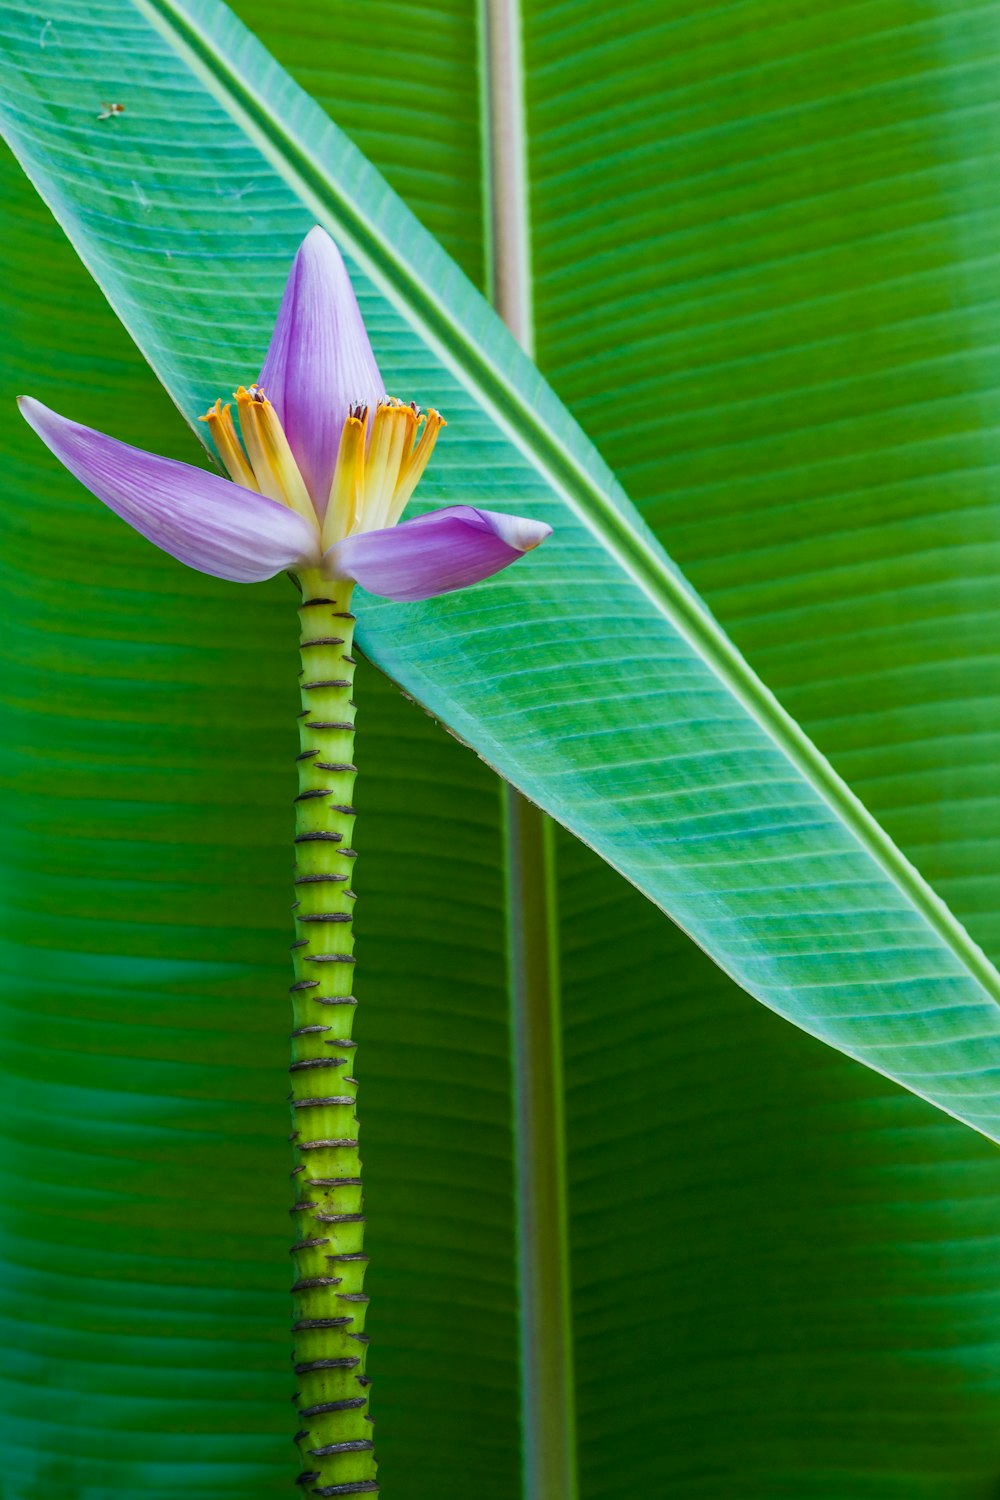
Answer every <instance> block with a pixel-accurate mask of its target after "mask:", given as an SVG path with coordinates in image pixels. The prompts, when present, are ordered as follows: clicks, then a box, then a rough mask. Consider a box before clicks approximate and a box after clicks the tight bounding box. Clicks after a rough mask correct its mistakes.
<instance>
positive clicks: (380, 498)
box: [361, 398, 417, 531]
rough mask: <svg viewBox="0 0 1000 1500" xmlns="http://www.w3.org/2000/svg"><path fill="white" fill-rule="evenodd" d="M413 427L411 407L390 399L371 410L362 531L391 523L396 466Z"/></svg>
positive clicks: (407, 448)
mask: <svg viewBox="0 0 1000 1500" xmlns="http://www.w3.org/2000/svg"><path fill="white" fill-rule="evenodd" d="M416 430H417V414H416V412H415V411H414V410H413V407H412V406H404V405H403V404H402V402H400V401H395V400H392V399H391V398H390V400H388V401H385V402H383V403H382V404H381V405H380V406H379V407H378V408H377V409H376V412H375V420H374V422H373V423H372V440H371V445H370V447H369V449H368V455H367V457H366V459H365V478H364V491H363V495H362V507H361V523H362V526H363V528H364V530H365V531H379V530H381V528H382V527H384V526H391V525H392V522H391V521H390V519H389V510H390V507H391V506H392V500H393V495H394V494H395V491H396V484H397V482H398V480H399V474H400V469H401V468H402V465H403V462H404V460H405V459H406V457H407V455H408V454H409V451H410V448H411V446H412V443H413V435H414V433H415V432H416Z"/></svg>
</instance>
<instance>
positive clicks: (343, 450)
mask: <svg viewBox="0 0 1000 1500" xmlns="http://www.w3.org/2000/svg"><path fill="white" fill-rule="evenodd" d="M367 428H368V413H367V412H365V413H364V415H363V416H362V417H355V416H350V417H348V418H347V421H346V422H345V423H344V429H343V431H342V432H341V434H340V447H339V448H338V449H337V467H336V469H335V470H334V472H333V484H332V485H331V486H330V499H329V501H328V503H327V507H326V517H325V518H324V521H323V548H324V550H325V549H326V548H327V547H332V546H333V544H334V542H339V541H342V540H343V538H344V537H345V536H349V535H350V534H351V532H352V531H354V530H355V528H356V527H357V526H358V524H359V522H360V517H361V486H362V484H363V482H364V465H365V432H366V431H367Z"/></svg>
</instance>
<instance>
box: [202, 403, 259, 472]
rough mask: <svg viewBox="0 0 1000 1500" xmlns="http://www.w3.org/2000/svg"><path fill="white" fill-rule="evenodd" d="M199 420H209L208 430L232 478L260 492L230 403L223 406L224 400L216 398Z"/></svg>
mask: <svg viewBox="0 0 1000 1500" xmlns="http://www.w3.org/2000/svg"><path fill="white" fill-rule="evenodd" d="M198 421H199V422H207V423H208V430H209V432H210V433H211V434H212V441H213V442H214V443H215V448H216V452H217V453H218V455H219V457H220V458H221V459H222V462H223V463H224V464H225V466H226V472H227V474H228V475H229V477H230V479H234V480H235V481H236V483H237V484H242V485H243V487H244V489H248V490H256V491H257V492H258V493H259V492H260V485H259V484H258V483H257V481H256V479H255V478H254V475H253V470H252V469H251V467H250V465H249V464H248V463H247V461H246V456H245V454H244V452H243V448H242V446H241V444H240V440H239V438H238V437H237V436H236V427H235V425H234V423H233V419H232V417H231V416H230V415H229V403H228V402H227V403H226V405H225V406H223V404H222V402H221V401H219V400H216V403H215V405H214V406H210V407H209V408H208V411H207V412H206V413H205V415H204V416H203V417H199V418H198Z"/></svg>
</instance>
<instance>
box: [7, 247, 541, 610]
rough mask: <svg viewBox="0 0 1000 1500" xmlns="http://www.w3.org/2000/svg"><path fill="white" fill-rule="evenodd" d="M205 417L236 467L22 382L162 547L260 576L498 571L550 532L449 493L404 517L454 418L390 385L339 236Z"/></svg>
mask: <svg viewBox="0 0 1000 1500" xmlns="http://www.w3.org/2000/svg"><path fill="white" fill-rule="evenodd" d="M235 401H236V408H237V417H238V424H239V425H238V427H237V423H236V422H234V420H233V416H232V407H231V406H230V405H229V404H225V405H224V404H223V402H222V401H221V400H217V401H216V402H215V403H214V405H213V406H212V407H211V408H210V409H209V411H208V412H206V413H205V415H204V417H202V419H201V420H202V421H204V422H205V423H207V425H208V429H209V432H210V433H211V436H212V440H213V442H214V444H215V448H216V451H217V453H218V455H219V458H220V459H221V461H222V463H223V465H224V467H225V469H226V471H227V473H228V474H229V479H223V478H222V477H221V475H219V474H214V473H211V472H209V471H208V470H205V469H199V468H195V467H194V466H192V465H190V464H184V463H180V462H178V461H177V460H176V459H170V458H162V457H160V456H159V455H158V454H155V453H146V452H144V451H143V450H142V449H139V448H133V447H131V446H129V444H127V443H122V442H119V441H118V439H116V438H112V437H108V436H106V435H105V434H104V433H101V432H96V431H95V430H94V429H93V428H90V427H83V426H81V425H80V424H79V423H77V422H72V421H70V420H68V419H67V418H66V417H61V416H59V415H58V414H57V413H56V412H54V411H50V410H49V408H48V407H46V406H43V405H42V403H41V402H40V401H35V400H34V399H32V398H31V397H30V396H23V397H21V400H20V402H19V405H20V407H21V411H22V413H23V414H24V416H25V417H26V419H27V420H28V422H30V424H31V426H32V427H33V428H34V429H35V431H36V432H37V433H38V435H39V437H40V438H41V439H42V441H43V442H44V443H46V444H47V445H48V447H49V448H50V449H51V450H52V452H53V453H54V454H55V456H56V457H57V458H58V459H59V460H60V462H61V463H63V464H65V466H66V468H67V469H69V470H70V472H71V473H72V474H74V475H75V476H76V478H77V479H79V480H80V481H81V483H82V484H84V485H86V487H87V488H88V489H89V490H91V491H92V493H93V494H95V495H96V496H97V498H98V499H99V500H103V502H104V504H105V505H107V506H109V507H110V508H111V510H113V511H115V513H116V514H117V515H119V516H121V518H122V519H123V520H124V521H127V522H128V524H129V525H130V526H132V527H134V528H135V530H136V531H139V532H141V533H142V535H143V536H145V537H147V538H148V539H149V540H150V541H151V542H153V543H154V544H155V545H156V546H157V547H160V548H162V550H163V551H164V552H169V553H170V555H171V556H172V557H176V558H178V559H179V560H180V561H181V562H183V563H186V564H187V566H188V567H191V568H196V569H197V570H198V571H199V572H202V573H211V574H213V575H214V576H215V577H217V578H227V579H231V580H233V581H234V582H237V583H253V582H257V581H259V580H261V579H264V578H270V577H272V576H273V575H274V574H275V573H280V572H282V571H283V570H286V569H287V570H291V571H293V572H295V571H298V570H301V569H318V570H319V571H320V573H321V574H322V576H323V577H325V578H329V579H340V580H350V581H354V582H357V583H360V584H361V585H362V587H363V588H366V589H368V590H369V591H370V592H372V593H374V594H381V595H383V596H384V597H386V598H388V599H399V600H409V599H427V598H429V597H430V596H431V595H434V594H443V593H448V592H450V591H451V590H453V589H460V588H464V587H466V586H467V585H469V584H472V583H478V582H479V580H480V579H483V578H488V577H489V576H490V575H491V574H493V573H497V572H499V571H500V569H501V568H505V567H507V566H508V565H509V564H510V563H512V562H516V561H517V559H518V558H519V557H521V556H522V555H523V554H524V553H525V552H529V551H531V549H532V548H534V547H537V546H538V544H539V543H540V542H542V541H544V539H545V537H547V536H548V535H549V533H550V530H551V528H550V527H548V526H546V525H545V524H544V523H542V522H539V521H531V520H526V519H524V518H522V517H518V516H509V515H503V514H500V513H498V512H496V511H489V510H481V509H478V508H477V507H475V506H471V505H452V506H447V507H445V508H444V509H442V510H435V511H430V512H429V513H428V514H426V515H423V516H419V517H417V518H416V519H415V520H412V521H404V522H402V524H399V523H400V518H401V516H402V514H403V511H404V509H405V507H406V505H407V502H408V501H409V500H410V497H411V496H412V494H413V492H414V490H415V489H416V486H417V484H418V482H419V480H420V477H421V475H422V474H423V472H424V469H425V468H426V466H427V463H428V460H429V459H430V457H431V453H432V452H433V449H434V445H435V443H436V442H437V438H438V434H439V433H440V431H441V429H442V428H443V427H444V425H445V424H444V420H443V418H442V417H441V416H440V414H439V413H438V412H436V411H434V410H430V411H428V412H426V413H424V412H422V411H421V410H420V408H419V407H417V406H416V405H414V404H412V403H406V402H403V401H399V400H396V399H395V398H393V397H389V396H386V394H385V390H384V387H383V384H382V379H381V376H380V375H379V371H378V366H377V364H376V363H375V356H374V355H373V353H372V348H371V344H370V343H369V340H368V334H367V332H366V330H365V326H364V322H363V320H362V317H361V311H360V308H359V307H358V303H357V299H356V298H355V295H354V289H353V287H352V286H351V281H350V278H349V276H348V274H347V269H346V267H345V265H344V262H343V260H342V259H341V256H340V252H339V251H338V249H337V247H336V245H334V243H333V241H332V240H331V239H330V237H329V235H327V234H326V233H325V232H324V231H323V230H322V229H320V228H318V227H317V228H315V229H313V230H311V231H310V233H309V234H308V235H307V236H306V238H305V240H304V241H303V242H302V245H301V246H300V248H299V251H298V254H297V255H296V257H295V260H294V262H293V265H292V269H291V272H290V274H289V277H288V283H287V285H286V287H285V293H284V296H283V298H282V301H281V306H280V308H279V310H278V317H277V321H276V322H275V325H274V332H273V333H272V335H271V344H270V348H269V349H268V351H267V357H266V359H265V360H264V365H263V368H262V370H261V372H260V376H259V378H258V380H257V381H256V382H255V383H254V384H253V385H250V386H249V387H244V386H240V388H239V389H238V390H237V391H236V392H235Z"/></svg>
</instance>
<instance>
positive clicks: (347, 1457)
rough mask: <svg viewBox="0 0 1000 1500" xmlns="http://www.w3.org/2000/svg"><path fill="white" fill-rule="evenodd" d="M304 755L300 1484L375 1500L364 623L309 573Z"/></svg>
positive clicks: (298, 1085)
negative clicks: (368, 1232)
mask: <svg viewBox="0 0 1000 1500" xmlns="http://www.w3.org/2000/svg"><path fill="white" fill-rule="evenodd" d="M300 583H301V585H302V604H301V606H300V609H299V618H300V620H301V624H302V633H301V637H300V649H301V655H302V682H301V689H302V710H303V711H302V714H301V715H300V717H299V737H300V741H301V746H300V748H301V753H300V755H299V757H298V766H299V794H298V797H297V798H296V803H295V808H296V818H295V895H296V902H295V907H294V911H295V937H296V941H295V943H294V945H293V949H292V952H293V958H294V965H295V983H294V984H293V985H292V1010H293V1018H294V1019H293V1031H292V1064H291V1069H290V1076H291V1080H292V1092H291V1096H290V1097H291V1104H292V1141H293V1143H294V1152H295V1167H294V1169H293V1172H292V1183H293V1186H294V1193H295V1201H294V1206H293V1208H292V1210H291V1212H292V1216H293V1219H294V1222H295V1229H296V1235H295V1244H294V1246H293V1249H292V1254H293V1257H294V1263H295V1284H294V1286H293V1288H292V1297H293V1299H294V1314H293V1322H292V1331H293V1334H294V1336H295V1350H294V1356H293V1357H294V1361H295V1374H296V1383H297V1386H298V1390H297V1394H296V1398H295V1399H296V1402H297V1405H298V1410H299V1419H300V1420H299V1426H300V1430H299V1432H298V1434H297V1436H296V1442H297V1443H298V1444H299V1450H300V1453H301V1455H302V1467H303V1473H302V1474H301V1475H300V1476H299V1481H298V1482H299V1483H300V1484H301V1485H302V1486H303V1488H304V1489H305V1490H306V1491H307V1492H308V1493H311V1494H314V1495H360V1494H369V1493H374V1492H375V1491H377V1489H378V1485H377V1484H376V1482H375V1456H374V1452H373V1443H372V1436H371V1432H372V1429H371V1418H370V1417H369V1415H368V1385H369V1381H368V1376H367V1375H366V1374H365V1352H366V1343H367V1339H366V1335H365V1333H364V1324H365V1310H366V1305H367V1302H368V1299H367V1297H366V1296H365V1295H364V1290H363V1283H364V1274H365V1265H366V1263H367V1259H368V1257H367V1256H366V1255H365V1254H364V1251H363V1239H364V1217H363V1214H362V1200H361V1159H360V1157H359V1155H358V1117H357V1114H356V1095H357V1083H356V1081H355V1078H354V1076H353V1072H354V1069H353V1066H352V1059H353V1054H354V1048H355V1045H356V1044H355V1042H353V1041H352V1040H351V1030H352V1024H353V1020H354V1008H355V1006H356V1004H357V1002H356V1000H355V999H354V996H353V994H352V989H353V984H352V979H353V974H354V954H353V948H354V938H353V931H352V917H353V908H354V892H353V890H352V889H351V872H352V869H353V864H354V857H355V853H354V850H353V848H352V847H351V835H352V832H353V829H354V809H353V807H352V806H351V799H352V796H353V792H354V777H355V767H354V703H353V701H352V699H351V691H352V687H353V682H354V659H353V657H352V655H351V647H352V643H353V636H354V616H353V615H352V614H351V610H350V601H351V585H350V584H337V585H335V586H334V585H331V584H329V583H328V582H325V581H324V580H323V579H321V578H319V576H318V575H317V574H315V573H314V572H312V571H310V572H306V573H303V574H302V576H301V578H300Z"/></svg>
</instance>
